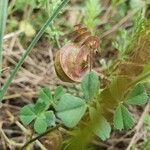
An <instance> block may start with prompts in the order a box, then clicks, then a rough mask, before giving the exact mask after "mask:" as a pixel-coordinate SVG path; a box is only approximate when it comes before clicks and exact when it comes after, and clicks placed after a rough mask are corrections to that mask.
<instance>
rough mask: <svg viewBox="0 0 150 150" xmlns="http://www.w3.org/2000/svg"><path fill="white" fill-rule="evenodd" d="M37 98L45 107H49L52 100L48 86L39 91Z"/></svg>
mask: <svg viewBox="0 0 150 150" xmlns="http://www.w3.org/2000/svg"><path fill="white" fill-rule="evenodd" d="M39 100H40V101H43V102H44V103H45V104H46V106H47V108H49V106H50V104H51V103H52V101H53V98H52V94H51V90H50V89H49V88H48V87H47V88H44V89H42V90H41V91H40V94H39Z"/></svg>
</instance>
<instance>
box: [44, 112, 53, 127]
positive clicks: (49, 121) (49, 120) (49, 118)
mask: <svg viewBox="0 0 150 150" xmlns="http://www.w3.org/2000/svg"><path fill="white" fill-rule="evenodd" d="M45 117H46V123H47V125H48V126H55V121H56V117H55V115H54V113H53V111H47V112H45Z"/></svg>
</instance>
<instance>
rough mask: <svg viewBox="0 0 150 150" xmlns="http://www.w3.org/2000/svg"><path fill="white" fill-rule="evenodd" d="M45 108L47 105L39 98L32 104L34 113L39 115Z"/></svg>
mask: <svg viewBox="0 0 150 150" xmlns="http://www.w3.org/2000/svg"><path fill="white" fill-rule="evenodd" d="M46 109H47V106H46V104H45V103H44V102H43V100H41V99H39V100H38V101H37V102H36V104H35V106H34V110H35V114H36V115H39V114H41V113H42V112H44V111H45V110H46Z"/></svg>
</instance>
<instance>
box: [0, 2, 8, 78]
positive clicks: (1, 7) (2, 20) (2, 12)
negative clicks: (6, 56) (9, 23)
mask: <svg viewBox="0 0 150 150" xmlns="http://www.w3.org/2000/svg"><path fill="white" fill-rule="evenodd" d="M7 5H8V0H0V77H1V74H2V62H3V36H4V32H5V27H6V20H7V19H6V18H7Z"/></svg>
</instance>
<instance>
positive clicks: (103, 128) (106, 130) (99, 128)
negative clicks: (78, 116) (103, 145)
mask: <svg viewBox="0 0 150 150" xmlns="http://www.w3.org/2000/svg"><path fill="white" fill-rule="evenodd" d="M96 113H97V112H96V109H95V108H90V118H91V120H95V118H94V117H95V116H96V115H97V114H96ZM94 123H95V124H94V125H93V126H95V127H94V128H93V132H94V134H95V135H97V136H98V137H99V138H101V139H102V140H103V141H104V140H106V139H108V138H109V137H110V133H111V126H110V124H109V122H108V121H107V120H106V119H105V118H104V117H103V116H102V115H101V116H99V118H98V119H97V121H96V122H94Z"/></svg>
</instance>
